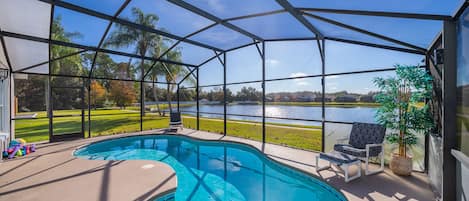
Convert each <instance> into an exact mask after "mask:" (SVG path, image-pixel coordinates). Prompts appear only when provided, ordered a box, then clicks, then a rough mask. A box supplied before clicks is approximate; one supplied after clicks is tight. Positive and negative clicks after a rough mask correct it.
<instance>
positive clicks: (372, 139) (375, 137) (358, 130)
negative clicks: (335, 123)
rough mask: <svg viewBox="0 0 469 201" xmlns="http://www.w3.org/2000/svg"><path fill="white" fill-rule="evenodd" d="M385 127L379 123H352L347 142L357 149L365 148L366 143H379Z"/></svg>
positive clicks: (382, 137) (381, 140) (382, 138)
mask: <svg viewBox="0 0 469 201" xmlns="http://www.w3.org/2000/svg"><path fill="white" fill-rule="evenodd" d="M385 134H386V128H384V127H383V126H381V125H379V124H370V123H358V122H355V123H353V126H352V131H351V132H350V137H349V139H350V140H349V144H350V145H352V146H353V147H355V148H358V149H365V147H366V145H367V144H381V143H383V141H384V135H385Z"/></svg>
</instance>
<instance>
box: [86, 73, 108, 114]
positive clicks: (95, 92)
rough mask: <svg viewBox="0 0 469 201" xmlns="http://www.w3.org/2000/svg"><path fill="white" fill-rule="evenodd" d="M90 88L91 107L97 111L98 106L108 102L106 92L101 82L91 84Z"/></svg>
mask: <svg viewBox="0 0 469 201" xmlns="http://www.w3.org/2000/svg"><path fill="white" fill-rule="evenodd" d="M90 88H91V91H90V95H91V106H92V107H93V108H94V109H96V108H97V107H98V106H102V105H103V104H104V102H105V101H106V90H105V89H104V87H103V86H102V85H101V84H100V83H99V82H97V81H95V80H93V81H92V82H91V86H90ZM86 100H88V99H86Z"/></svg>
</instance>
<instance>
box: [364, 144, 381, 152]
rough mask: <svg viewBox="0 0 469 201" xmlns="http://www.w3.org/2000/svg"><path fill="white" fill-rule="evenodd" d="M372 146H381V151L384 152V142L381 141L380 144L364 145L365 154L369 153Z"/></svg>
mask: <svg viewBox="0 0 469 201" xmlns="http://www.w3.org/2000/svg"><path fill="white" fill-rule="evenodd" d="M372 147H381V152H384V144H383V143H381V144H367V145H366V146H365V148H366V155H368V154H369V153H370V148H372Z"/></svg>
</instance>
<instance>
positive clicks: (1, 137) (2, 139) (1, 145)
mask: <svg viewBox="0 0 469 201" xmlns="http://www.w3.org/2000/svg"><path fill="white" fill-rule="evenodd" d="M8 143H10V134H9V133H1V132H0V162H2V161H3V151H6V149H7V148H8Z"/></svg>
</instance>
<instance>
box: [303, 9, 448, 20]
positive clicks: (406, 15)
mask: <svg viewBox="0 0 469 201" xmlns="http://www.w3.org/2000/svg"><path fill="white" fill-rule="evenodd" d="M297 9H298V10H300V11H308V12H321V13H336V14H349V15H366V16H375V17H376V16H381V17H395V18H410V19H422V20H451V16H447V15H430V14H414V13H398V12H379V11H364V10H344V9H328V8H297Z"/></svg>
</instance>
